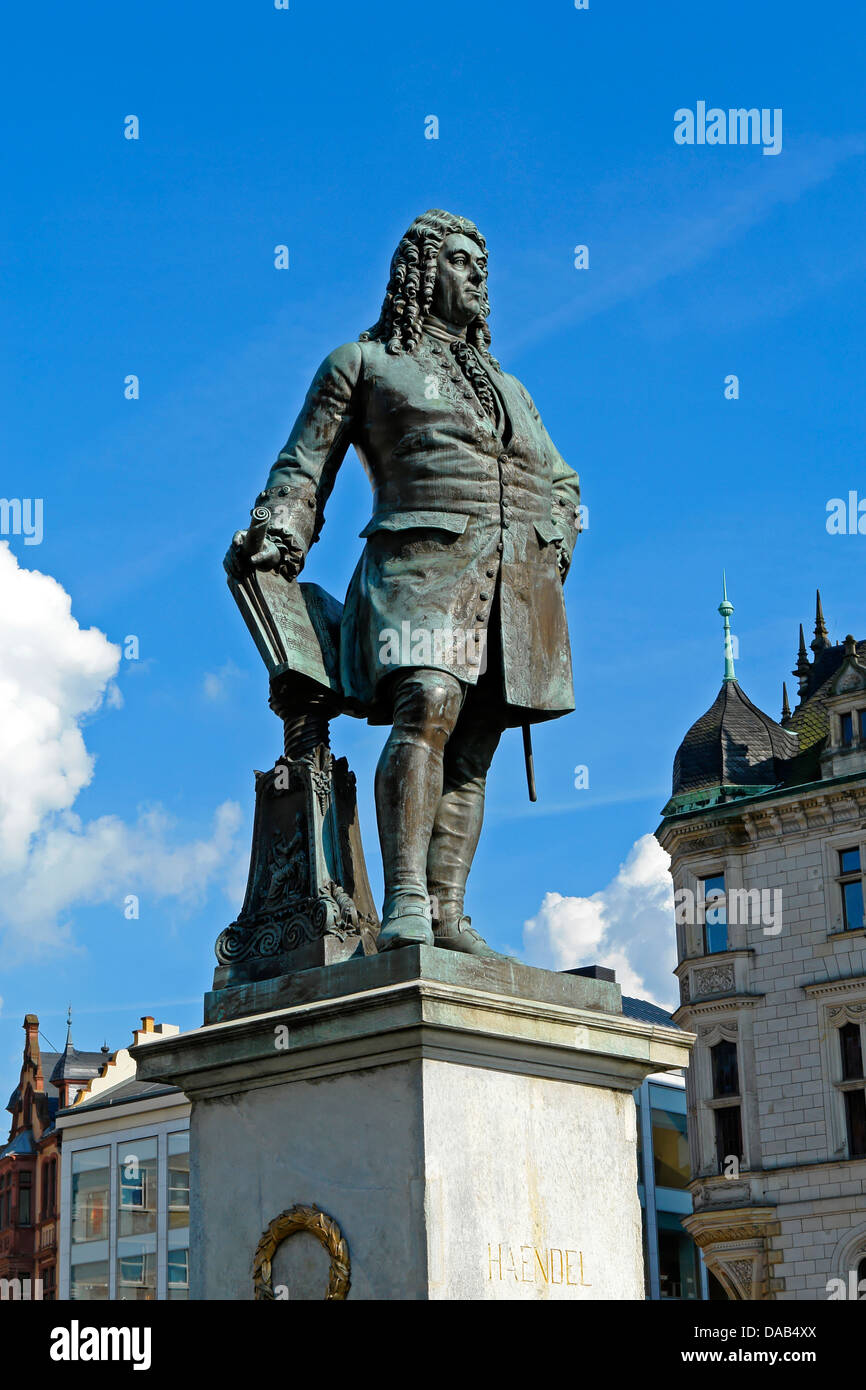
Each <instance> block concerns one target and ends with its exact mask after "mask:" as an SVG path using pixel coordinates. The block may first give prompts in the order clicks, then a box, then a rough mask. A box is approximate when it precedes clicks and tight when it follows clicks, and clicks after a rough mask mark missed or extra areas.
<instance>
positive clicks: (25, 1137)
mask: <svg viewBox="0 0 866 1390" xmlns="http://www.w3.org/2000/svg"><path fill="white" fill-rule="evenodd" d="M35 1152H36V1144H35V1142H34V1139H33V1130H32V1129H19V1131H18V1133H17V1134H16V1135H15V1138H14V1139H13V1140H12V1141H11V1143H9V1144H6V1145H4V1147H3V1148H2V1149H0V1158H7V1157H8V1156H9V1154H19V1155H20V1154H35Z"/></svg>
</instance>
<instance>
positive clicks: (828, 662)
mask: <svg viewBox="0 0 866 1390" xmlns="http://www.w3.org/2000/svg"><path fill="white" fill-rule="evenodd" d="M856 655H857V658H858V660H859V661H860V662H866V641H863V642H858V643H857V644H856ZM844 660H845V644H844V643H843V642H837V643H836V644H835V646H832V647H825V648H824V650H823V651H820V652H818V653H817V655H816V657H815V660H814V662H812V663H811V665H810V667H809V676H808V681H807V683H806V688H805V690H804V692H803V695H802V697H801V700H800V703H799V704H798V706H797V708H796V709H795V710H794V713H793V714H792V715H791V723H790V728H791V730H792V731H793V732H794V733H796V735H797V737H798V739H799V741H800V754H799V756H798V757H797V758H795V759H794V760H793V762H792V763H791V765H790V766H789V768H788V770H787V776H786V777H785V781H786V783H787V784H788V785H789V786H800V785H802V784H803V783H804V782H817V781H819V780H820V777H821V750H822V748H823V745H824V743H825V741H826V738H827V734H828V733H829V728H830V724H829V719H828V716H827V699H828V696H829V695H830V694H831V690H830V687H831V685H832V683H833V680H834V679H835V677H836V676H837V674H838V672H839V667H840V666H841V665H842V662H843V661H844Z"/></svg>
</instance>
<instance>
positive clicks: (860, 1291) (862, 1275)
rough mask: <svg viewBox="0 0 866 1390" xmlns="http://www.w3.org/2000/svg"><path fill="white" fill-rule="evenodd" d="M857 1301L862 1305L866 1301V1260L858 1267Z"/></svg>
mask: <svg viewBox="0 0 866 1390" xmlns="http://www.w3.org/2000/svg"><path fill="white" fill-rule="evenodd" d="M857 1299H858V1301H859V1302H861V1303H862V1302H864V1301H866V1259H862V1260H861V1261H860V1263H859V1264H858V1266H857Z"/></svg>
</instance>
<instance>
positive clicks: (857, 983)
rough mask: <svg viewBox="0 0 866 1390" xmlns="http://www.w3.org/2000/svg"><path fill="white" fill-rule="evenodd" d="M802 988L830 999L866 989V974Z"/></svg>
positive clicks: (844, 976)
mask: <svg viewBox="0 0 866 1390" xmlns="http://www.w3.org/2000/svg"><path fill="white" fill-rule="evenodd" d="M801 989H802V990H803V992H804V994H810V995H811V996H812V997H813V998H814V999H830V998H832V997H833V995H837V994H844V995H847V994H848V993H849V992H850V990H852V989H862V990H866V975H863V974H858V975H840V976H839V977H838V978H837V979H835V980H828V979H826V978H825V979H823V980H810V981H809V982H808V984H805V985H801ZM674 1016H675V1015H674Z"/></svg>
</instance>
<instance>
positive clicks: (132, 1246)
mask: <svg viewBox="0 0 866 1390" xmlns="http://www.w3.org/2000/svg"><path fill="white" fill-rule="evenodd" d="M157 1129H158V1132H156V1133H153V1132H151V1133H147V1132H140V1131H127V1132H125V1133H119V1134H117V1135H112V1136H111V1138H110V1140H109V1139H108V1138H107V1136H105V1137H103V1136H100V1141H99V1142H98V1141H97V1140H96V1138H95V1137H94V1142H93V1144H92V1145H88V1144H87V1143H86V1141H84V1140H74V1141H69V1142H68V1143H67V1144H66V1145H65V1147H64V1152H66V1153H68V1155H69V1160H68V1162H69V1177H68V1181H69V1184H70V1187H69V1194H68V1200H69V1213H70V1214H69V1231H68V1243H67V1249H68V1255H67V1256H66V1258H67V1259H68V1265H67V1274H68V1290H69V1293H68V1296H69V1297H70V1298H72V1299H119V1300H122V1301H123V1300H134V1301H149V1300H153V1299H157V1298H168V1299H185V1298H188V1297H189V1198H190V1176H189V1131H188V1130H187V1129H177V1128H174V1129H169V1128H168V1126H166V1127H165V1129H162V1128H161V1127H157ZM64 1166H65V1165H64Z"/></svg>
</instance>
